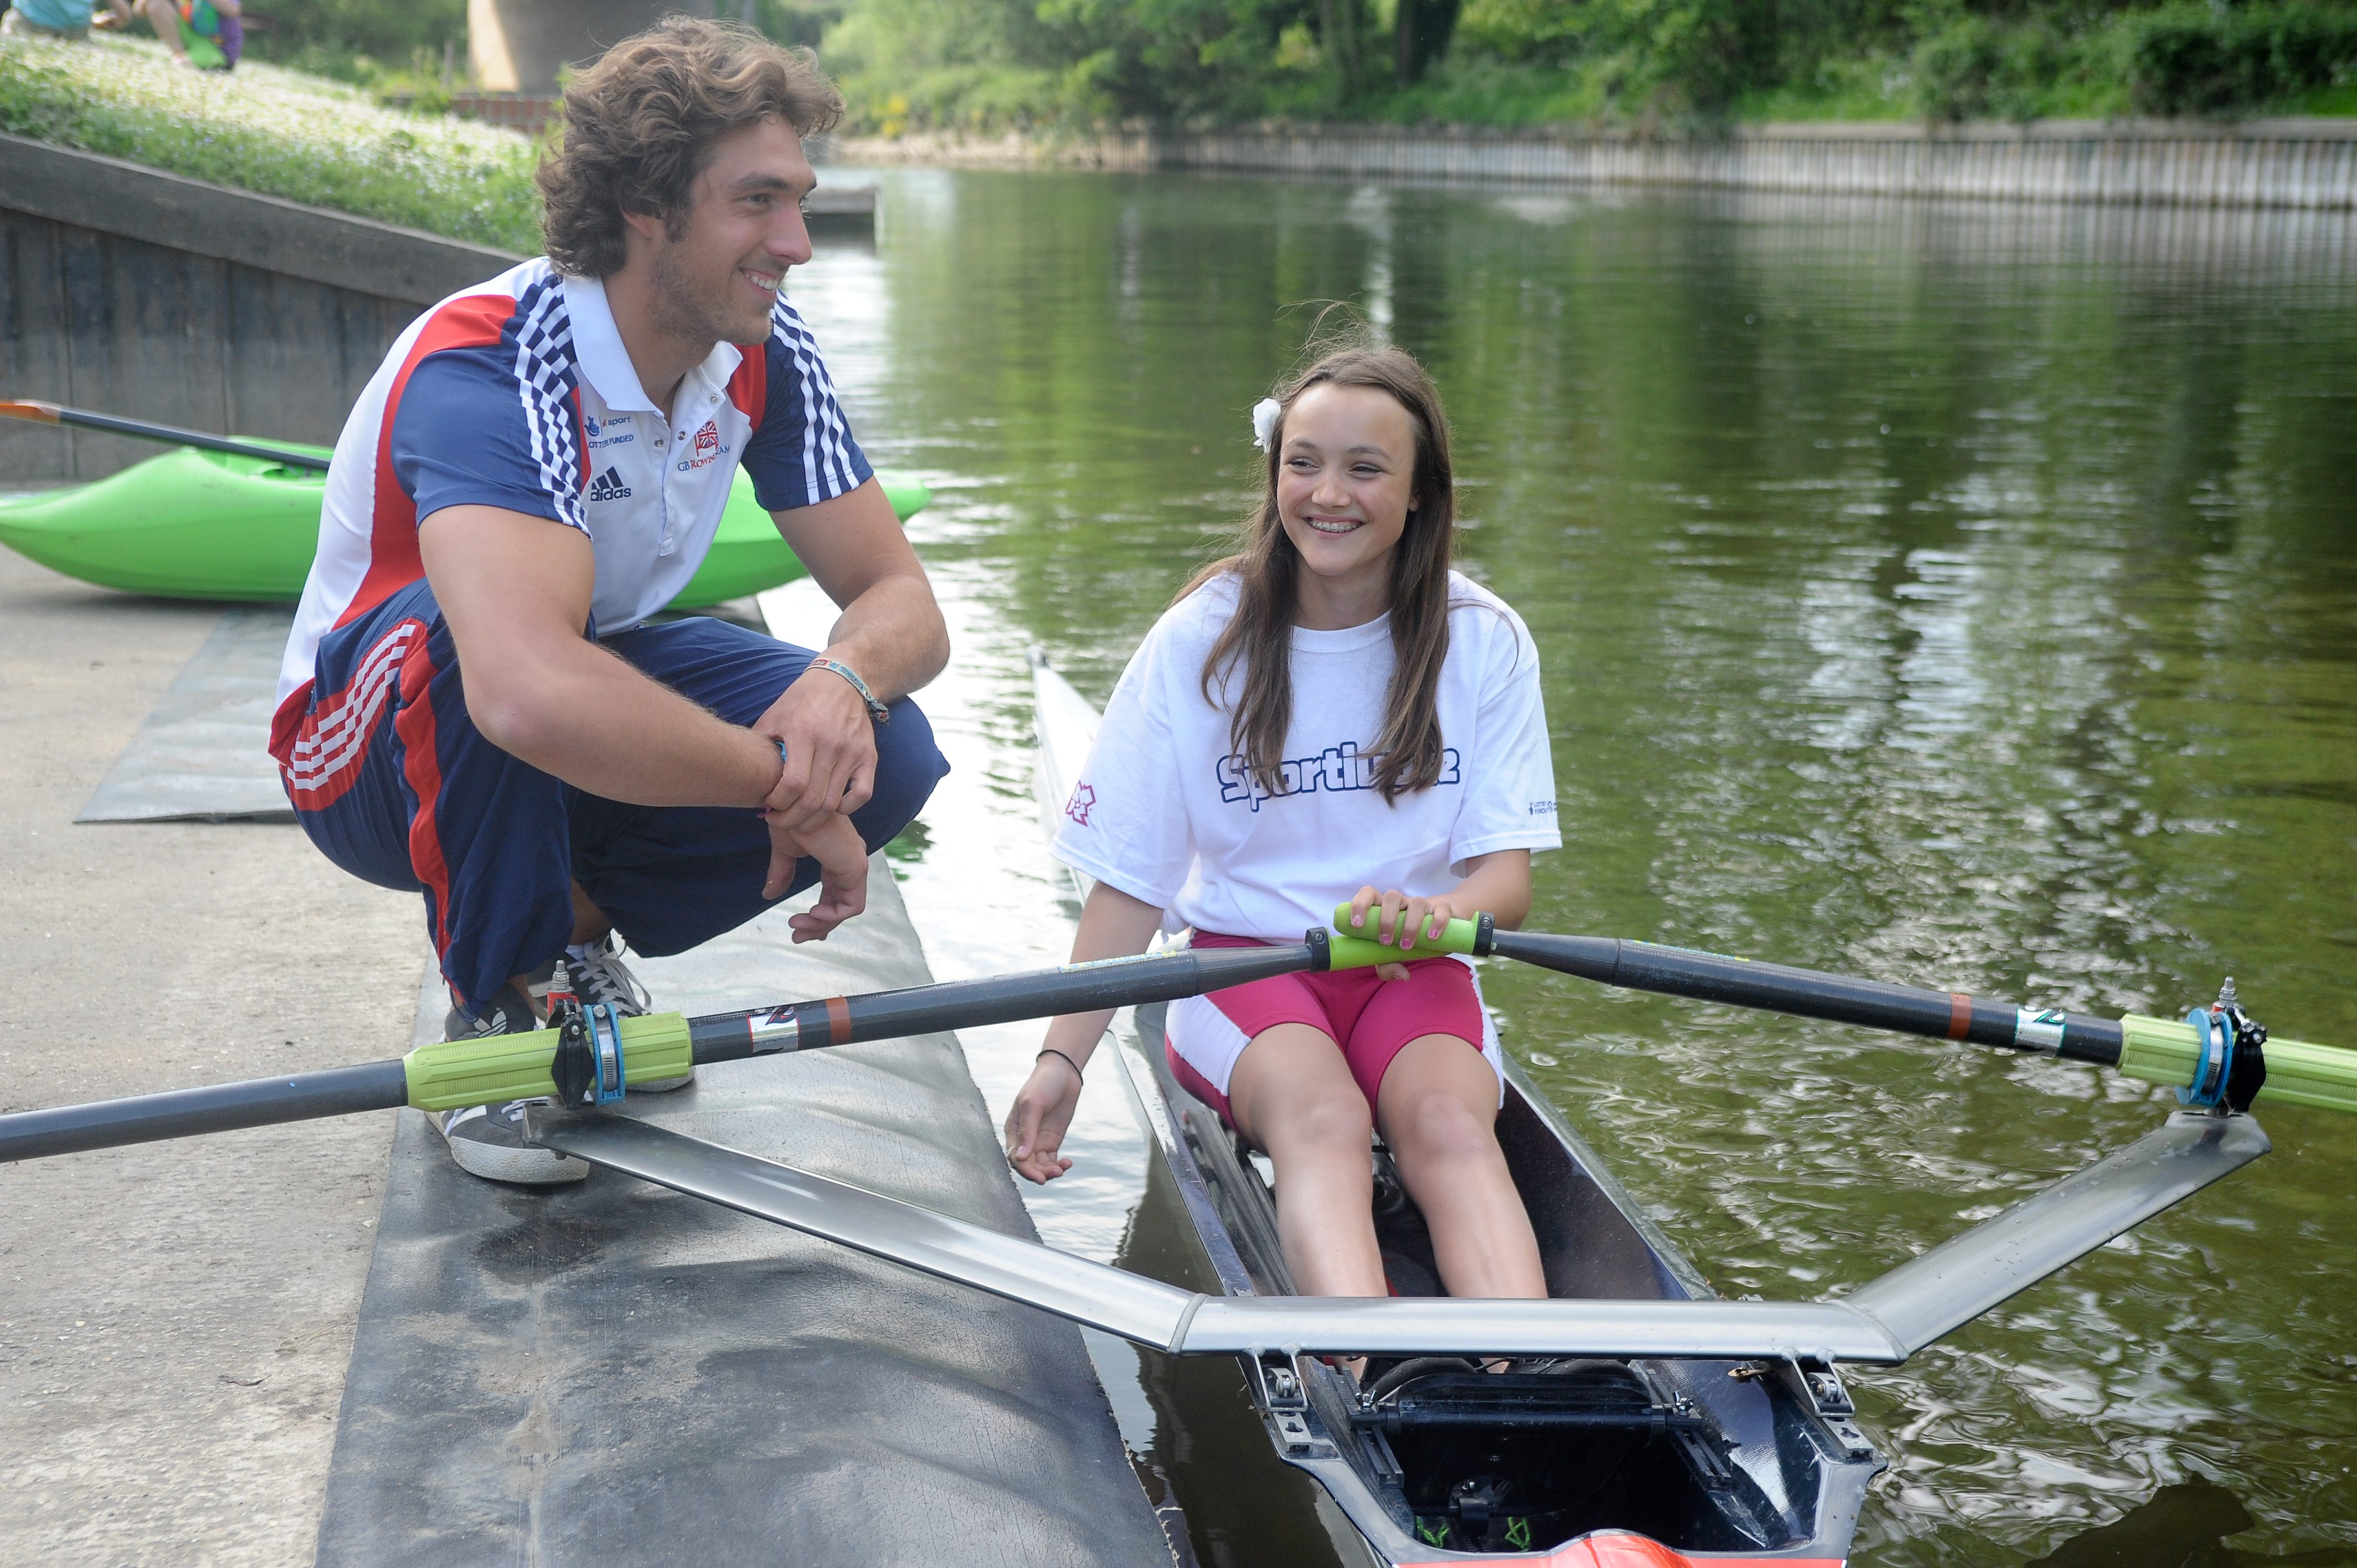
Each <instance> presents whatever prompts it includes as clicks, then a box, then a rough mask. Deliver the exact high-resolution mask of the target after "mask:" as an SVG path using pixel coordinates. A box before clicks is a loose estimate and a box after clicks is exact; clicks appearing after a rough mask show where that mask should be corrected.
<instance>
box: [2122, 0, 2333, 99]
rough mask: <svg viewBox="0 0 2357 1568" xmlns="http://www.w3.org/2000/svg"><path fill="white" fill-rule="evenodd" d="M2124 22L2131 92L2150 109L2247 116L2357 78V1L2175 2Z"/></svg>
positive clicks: (2129, 89) (2132, 97)
mask: <svg viewBox="0 0 2357 1568" xmlns="http://www.w3.org/2000/svg"><path fill="white" fill-rule="evenodd" d="M2126 27H2127V28H2128V35H2129V44H2128V51H2127V54H2128V92H2129V97H2130V100H2131V102H2134V103H2135V105H2136V108H2137V109H2139V110H2140V111H2142V112H2143V113H2147V114H2227V113H2246V112H2249V111H2252V110H2258V109H2265V108H2267V107H2269V106H2270V105H2273V104H2276V103H2280V102H2284V101H2285V100H2287V99H2293V98H2296V97H2298V96H2299V95H2301V94H2304V93H2307V92H2311V91H2315V90H2316V89H2318V88H2323V87H2331V86H2335V85H2338V84H2341V83H2343V82H2347V81H2350V80H2351V79H2352V77H2357V6H2349V5H2333V6H2323V5H2251V6H2245V7H2244V8H2243V9H2241V10H2235V11H2227V12H2224V13H2219V12H2216V11H2212V10H2210V9H2209V8H2207V7H2201V6H2192V5H2171V6H2168V7H2166V8H2164V9H2161V10H2158V11H2152V12H2147V13H2146V14H2145V15H2143V16H2137V17H2135V18H2133V19H2131V20H2130V21H2129V22H2128V23H2127V24H2126Z"/></svg>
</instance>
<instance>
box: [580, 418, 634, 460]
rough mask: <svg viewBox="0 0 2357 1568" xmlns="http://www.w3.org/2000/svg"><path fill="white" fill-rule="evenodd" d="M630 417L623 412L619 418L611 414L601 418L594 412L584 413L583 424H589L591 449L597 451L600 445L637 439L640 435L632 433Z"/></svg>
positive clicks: (620, 443) (622, 443) (610, 444)
mask: <svg viewBox="0 0 2357 1568" xmlns="http://www.w3.org/2000/svg"><path fill="white" fill-rule="evenodd" d="M582 424H585V425H587V427H588V431H589V449H590V450H591V451H593V452H595V451H597V450H598V449H599V448H600V447H605V446H622V445H624V444H626V443H628V442H630V441H635V440H637V439H638V437H637V436H635V435H631V434H630V415H629V414H623V415H622V416H620V417H619V418H615V417H612V416H610V415H609V416H608V417H607V418H605V419H599V418H598V417H597V415H596V414H594V413H589V414H584V415H582Z"/></svg>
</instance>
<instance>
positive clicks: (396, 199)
mask: <svg viewBox="0 0 2357 1568" xmlns="http://www.w3.org/2000/svg"><path fill="white" fill-rule="evenodd" d="M0 131H5V132H7V133H9V134H13V135H18V136H30V137H34V138H36V139H38V140H40V141H44V142H54V143H56V144H58V145H60V146H69V147H80V148H82V149H83V150H85V151H88V152H93V153H104V154H106V155H108V156H111V157H118V158H125V159H128V160H130V161H132V162H134V163H140V164H145V165H146V166H149V167H151V168H160V169H168V170H170V171H171V172H172V173H174V174H184V175H188V176H191V177H195V178H198V179H208V180H212V181H214V182H216V183H218V184H221V185H231V186H236V187H238V188H242V189H245V190H253V191H260V192H262V193H263V194H264V195H267V196H280V197H285V198H286V199H288V200H291V201H303V202H308V203H311V204H312V205H314V206H318V207H329V208H334V209H337V210H339V211H342V212H350V213H356V214H358V215H359V216H361V217H363V218H375V219H380V220H383V221H385V222H388V223H400V224H404V225H406V226H407V227H409V228H413V229H423V230H425V231H428V232H431V233H436V234H447V235H448V236H449V237H451V238H452V239H454V240H471V241H474V242H477V243H479V244H485V245H497V246H500V248H502V249H504V250H510V251H518V252H526V253H530V252H536V251H538V250H539V249H540V202H539V198H538V196H537V195H536V194H535V192H534V191H533V184H532V170H533V161H534V151H533V145H532V144H531V143H530V142H529V141H527V140H525V139H524V138H523V137H522V136H520V135H518V134H515V133H514V132H512V131H505V130H500V129H498V128H497V127H494V126H489V125H478V124H473V123H471V122H468V121H464V120H452V119H444V118H428V117H425V116H414V117H413V116H411V115H407V114H403V113H396V112H394V111H392V110H388V109H383V108H380V107H379V106H378V105H377V104H376V103H375V102H372V101H371V100H370V99H369V98H368V97H367V96H366V95H365V94H364V93H361V92H360V91H356V90H353V89H350V88H347V87H343V86H340V85H339V84H337V83H335V82H331V81H325V80H322V79H321V78H318V77H314V76H307V75H304V74H302V73H300V72H297V71H292V70H280V69H276V68H274V67H271V66H266V65H255V64H247V65H243V66H241V67H240V68H239V69H238V70H237V71H236V72H235V73H233V74H228V75H221V74H215V73H213V72H209V71H201V72H200V71H191V70H184V69H181V68H179V67H178V66H176V65H174V64H173V63H172V59H171V57H170V56H169V55H168V54H167V53H166V52H165V50H164V48H163V46H162V45H160V44H156V43H152V42H147V41H145V40H140V39H131V38H102V37H101V38H91V40H90V41H89V42H87V43H64V42H36V41H30V40H19V39H16V38H0Z"/></svg>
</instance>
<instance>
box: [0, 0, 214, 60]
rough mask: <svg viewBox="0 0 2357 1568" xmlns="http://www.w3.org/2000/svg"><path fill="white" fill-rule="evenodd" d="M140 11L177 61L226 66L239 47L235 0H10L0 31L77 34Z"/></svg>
mask: <svg viewBox="0 0 2357 1568" xmlns="http://www.w3.org/2000/svg"><path fill="white" fill-rule="evenodd" d="M135 16H145V17H146V18H147V25H148V26H149V27H153V28H155V30H156V37H157V38H161V39H163V40H164V47H165V48H167V49H170V50H171V51H172V59H174V60H175V61H176V62H178V64H181V65H185V66H193V67H197V68H199V69H201V70H234V69H235V68H236V65H237V62H238V59H239V57H240V56H242V54H244V53H245V24H244V21H243V19H242V9H241V5H240V0H178V3H177V4H176V3H175V0H108V3H107V8H106V9H105V10H103V11H100V10H99V9H98V8H97V6H96V5H94V4H93V0H16V6H15V8H14V9H12V10H11V11H9V13H8V14H7V15H6V16H0V32H5V33H8V34H10V35H12V36H15V37H19V38H22V37H47V38H86V37H88V36H89V33H90V30H91V28H92V27H98V28H102V29H109V30H113V31H115V32H121V31H123V30H124V29H126V28H128V27H130V26H131V21H132V18H133V17H135Z"/></svg>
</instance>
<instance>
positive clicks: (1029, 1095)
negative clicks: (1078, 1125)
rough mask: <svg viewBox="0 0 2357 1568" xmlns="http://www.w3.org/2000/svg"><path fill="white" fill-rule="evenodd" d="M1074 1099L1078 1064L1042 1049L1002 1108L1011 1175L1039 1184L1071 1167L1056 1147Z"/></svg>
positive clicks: (1077, 1095) (1077, 1099)
mask: <svg viewBox="0 0 2357 1568" xmlns="http://www.w3.org/2000/svg"><path fill="white" fill-rule="evenodd" d="M1080 1103H1081V1075H1080V1070H1079V1069H1076V1068H1074V1067H1073V1066H1072V1064H1071V1062H1068V1061H1066V1060H1065V1059H1064V1058H1062V1057H1060V1056H1056V1055H1054V1054H1052V1053H1050V1052H1046V1051H1042V1052H1041V1053H1040V1055H1039V1060H1038V1061H1036V1062H1034V1063H1032V1064H1031V1076H1030V1077H1029V1078H1028V1079H1024V1080H1023V1087H1022V1089H1021V1090H1018V1091H1017V1094H1016V1096H1015V1103H1014V1105H1013V1106H1012V1107H1010V1108H1009V1109H1008V1111H1007V1112H1006V1163H1007V1164H1008V1165H1012V1166H1014V1167H1015V1174H1016V1175H1017V1176H1021V1177H1023V1179H1024V1180H1026V1181H1035V1182H1038V1183H1039V1184H1040V1185H1041V1186H1043V1187H1044V1186H1046V1185H1047V1184H1048V1183H1049V1182H1051V1181H1054V1180H1055V1179H1056V1178H1057V1177H1058V1176H1062V1175H1063V1174H1064V1173H1065V1172H1066V1171H1068V1170H1071V1168H1072V1162H1071V1161H1070V1160H1067V1159H1062V1158H1060V1157H1059V1156H1058V1155H1057V1151H1058V1150H1059V1149H1060V1148H1062V1147H1063V1146H1064V1133H1065V1130H1066V1129H1068V1128H1069V1127H1071V1124H1072V1112H1073V1111H1074V1110H1075V1109H1077V1108H1078V1107H1079V1105H1080Z"/></svg>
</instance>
